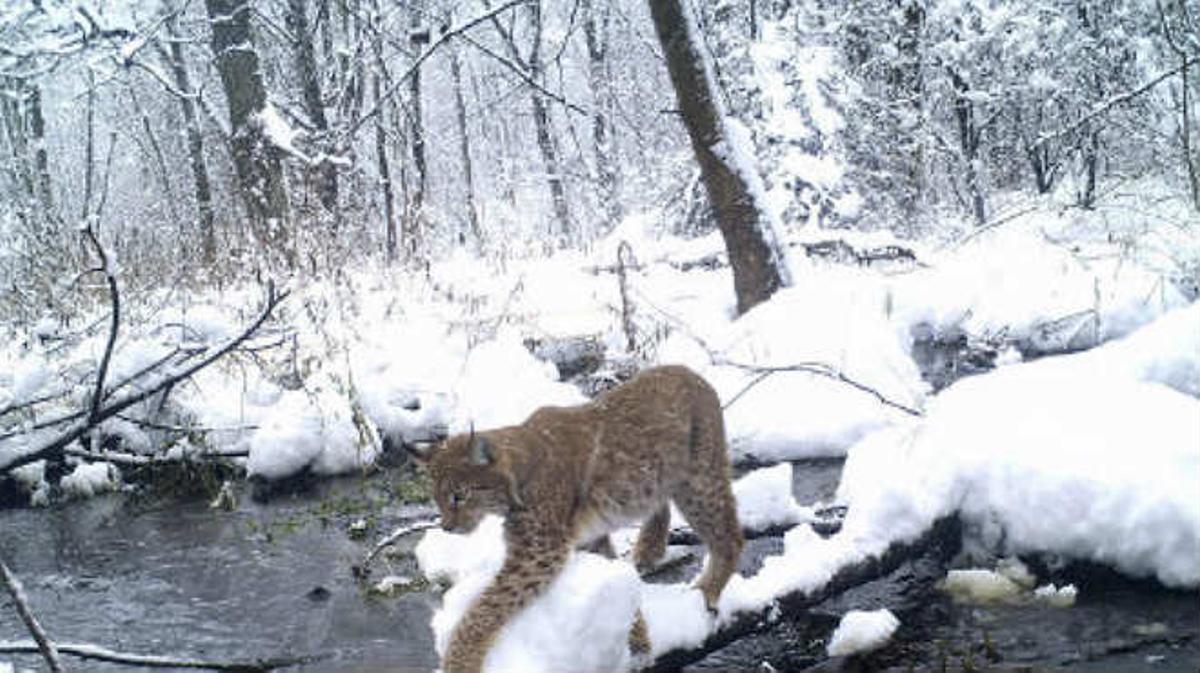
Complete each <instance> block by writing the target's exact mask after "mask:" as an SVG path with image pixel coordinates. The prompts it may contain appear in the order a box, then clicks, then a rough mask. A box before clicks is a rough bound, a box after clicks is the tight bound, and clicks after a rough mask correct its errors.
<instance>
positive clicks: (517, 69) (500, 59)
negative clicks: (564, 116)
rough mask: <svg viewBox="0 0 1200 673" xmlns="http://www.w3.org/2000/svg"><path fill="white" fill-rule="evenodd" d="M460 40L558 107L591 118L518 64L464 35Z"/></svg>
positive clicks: (576, 104) (590, 114)
mask: <svg viewBox="0 0 1200 673" xmlns="http://www.w3.org/2000/svg"><path fill="white" fill-rule="evenodd" d="M462 39H463V40H465V41H466V42H467V44H470V45H471V46H472V47H475V48H476V49H478V50H479V51H481V52H483V53H484V54H486V55H487V56H489V57H491V58H492V59H493V60H495V61H496V62H497V63H499V64H501V65H503V66H504V67H505V68H508V69H509V70H511V71H512V72H513V74H515V75H516V76H517V78H518V79H520V80H521V81H522V82H524V83H525V84H527V85H528V86H530V87H533V88H534V89H535V90H537V92H538V93H540V94H542V95H543V96H545V97H546V98H549V99H550V100H552V101H554V102H556V103H558V104H559V105H562V106H563V107H565V108H566V109H568V110H570V111H571V112H576V113H578V114H581V115H583V116H585V117H591V116H592V113H591V112H590V111H589V110H587V109H586V108H584V107H582V106H580V105H579V104H578V103H573V102H571V101H570V100H568V99H567V98H566V97H565V96H563V95H562V94H560V93H556V92H554V91H551V90H550V89H547V88H546V87H544V86H542V84H541V83H540V82H538V81H537V80H536V79H534V77H533V76H532V75H530V74H529V71H528V70H527V69H525V68H523V67H522V66H521V65H520V64H518V63H514V62H513V61H511V60H509V59H507V58H505V57H504V56H503V55H501V54H497V53H496V52H495V50H493V49H491V48H489V47H487V46H486V45H484V44H481V43H480V42H479V41H477V40H473V39H471V38H470V37H467V36H465V35H464V36H463V38H462Z"/></svg>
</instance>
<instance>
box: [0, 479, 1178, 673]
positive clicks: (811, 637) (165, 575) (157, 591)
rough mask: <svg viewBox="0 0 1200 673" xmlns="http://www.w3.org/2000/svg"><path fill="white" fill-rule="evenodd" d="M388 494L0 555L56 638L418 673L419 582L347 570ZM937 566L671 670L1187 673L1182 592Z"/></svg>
mask: <svg viewBox="0 0 1200 673" xmlns="http://www.w3.org/2000/svg"><path fill="white" fill-rule="evenodd" d="M795 465H796V469H795V479H794V491H795V492H796V494H797V497H798V499H799V500H800V501H801V502H802V503H811V502H815V501H819V500H827V499H828V498H829V497H831V496H832V494H833V491H834V490H835V488H836V486H837V482H838V479H839V478H840V475H841V465H842V463H841V461H840V460H837V459H823V460H812V461H800V462H797V463H796V464H795ZM245 490H248V489H245ZM392 493H393V491H392V489H391V485H390V483H389V479H388V476H387V474H386V473H385V474H382V475H377V476H375V477H369V478H365V479H364V478H342V479H333V480H326V481H322V482H319V483H317V484H316V485H315V486H313V487H312V489H311V490H310V491H309V492H307V493H305V494H302V495H292V496H282V497H278V498H276V499H274V500H272V501H271V502H269V503H267V504H259V503H256V502H254V501H252V500H251V498H249V497H248V493H242V497H240V498H239V499H238V504H237V506H236V508H235V509H233V511H224V510H214V509H210V508H209V506H208V503H207V502H205V501H188V502H177V501H176V502H168V503H158V504H146V503H143V502H141V501H140V499H138V498H135V497H132V496H129V495H121V494H117V495H108V496H103V497H99V498H95V499H92V500H88V501H83V502H75V503H70V504H67V505H64V506H60V507H55V508H50V509H46V508H37V509H11V510H3V511H0V530H3V531H4V533H3V536H2V537H0V553H3V555H4V557H5V558H7V559H8V560H9V564H10V566H11V567H12V569H13V571H14V572H15V573H17V575H18V576H19V577H20V578H21V579H22V581H23V583H24V585H25V589H26V592H27V594H28V595H29V599H30V602H31V603H32V607H33V609H34V610H35V611H36V613H37V615H38V616H39V618H40V619H41V621H42V623H43V625H44V626H45V628H46V629H47V631H48V632H49V633H50V634H51V635H52V636H53V637H56V638H59V639H62V640H69V641H84V642H90V643H94V644H97V645H103V646H105V647H109V648H112V649H116V650H121V651H127V652H134V653H143V654H160V655H173V656H181V657H189V658H198V659H206V660H219V661H250V660H255V659H259V658H263V657H274V656H299V655H317V656H320V657H322V658H321V659H320V660H319V661H316V662H313V663H309V664H304V665H301V666H297V667H293V668H290V669H287V670H294V671H314V672H315V671H322V672H329V673H375V672H379V673H382V672H384V671H388V672H393V673H401V672H406V671H429V670H432V669H433V668H434V667H435V666H436V664H437V661H436V656H435V654H434V649H433V642H432V633H431V631H430V628H429V620H430V617H431V615H432V611H433V610H434V609H435V608H436V606H437V604H438V602H439V598H438V596H437V594H436V593H435V592H433V591H430V590H428V589H423V588H419V587H418V589H417V590H414V591H412V592H410V593H407V594H402V595H400V596H395V597H381V596H377V595H374V594H372V593H370V592H368V591H366V590H365V589H364V588H363V587H362V586H361V585H359V584H358V583H356V582H355V580H354V579H353V577H352V575H351V566H352V565H354V564H355V563H357V562H359V561H360V560H361V558H362V556H363V554H364V553H365V552H366V551H367V550H368V549H369V548H370V546H371V543H372V541H374V540H377V539H379V538H380V537H382V536H383V535H385V534H386V533H387V532H388V531H390V530H391V529H392V528H393V527H395V526H397V525H399V524H401V523H403V522H405V521H408V520H412V519H414V518H418V517H421V516H427V515H428V513H429V510H428V509H427V508H421V507H415V506H404V505H398V504H396V502H395V501H396V499H395V498H394V497H393V496H392ZM360 518H365V519H366V520H367V521H368V522H371V524H370V525H369V528H368V531H367V533H366V535H365V536H364V537H362V538H361V539H358V540H356V539H353V538H352V536H351V534H350V533H349V529H350V524H351V522H352V521H355V520H358V519H360ZM419 537H420V536H419V535H414V536H411V537H410V538H408V539H407V540H405V541H403V542H402V543H401V545H400V546H399V549H398V551H399V552H401V553H399V554H396V555H393V556H391V557H381V558H380V559H379V560H377V561H376V565H375V567H374V572H373V574H372V578H373V579H378V578H381V577H383V576H384V575H386V574H388V573H392V574H397V575H401V576H406V577H416V576H417V572H416V568H415V563H414V561H413V560H412V557H411V554H405V553H403V552H404V551H405V550H406V549H411V547H412V545H414V544H415V543H416V541H417V539H419ZM780 547H781V541H780V540H779V539H778V538H762V539H758V540H753V541H751V542H750V543H749V544H748V545H747V552H746V553H745V554H744V558H743V563H742V571H743V572H752V571H753V570H755V569H756V568H757V567H758V566H759V565H760V564H761V560H762V558H763V557H764V556H765V555H767V554H771V553H774V552H776V551H778V549H779V548H780ZM695 551H697V552H699V551H700V550H699V549H696V550H695ZM698 568H699V564H698V562H695V561H693V562H691V563H689V564H687V565H684V566H682V567H678V568H675V569H674V570H672V571H670V572H667V573H663V574H662V575H661V576H658V577H656V578H655V581H682V580H686V579H688V578H690V577H691V576H692V575H693V574H694V573H695V572H697V571H698ZM942 572H943V569H942V568H939V567H932V564H931V563H929V562H927V561H926V560H922V559H914V560H913V561H912V562H911V563H908V564H906V565H904V566H903V567H901V568H900V569H898V570H897V571H896V572H894V573H892V574H891V575H889V576H888V577H886V578H883V579H880V580H877V581H875V582H871V583H869V584H866V585H863V586H860V587H858V588H856V589H853V590H852V591H850V592H847V593H846V594H842V595H840V596H838V597H835V598H833V599H830V600H829V601H826V602H825V603H823V604H821V605H819V606H817V607H816V608H815V609H814V610H813V611H812V612H811V613H809V614H806V615H804V616H803V617H802V618H800V619H795V620H787V619H785V620H782V621H781V622H779V623H777V624H775V625H774V626H772V627H771V628H770V629H769V630H767V631H766V632H765V633H762V634H760V635H756V636H753V637H750V638H746V639H743V640H741V641H738V642H735V643H733V644H732V645H729V646H727V647H725V648H724V649H722V650H719V651H717V652H714V653H712V654H711V655H709V656H708V657H707V658H706V659H704V660H703V661H701V662H698V663H696V664H693V665H691V666H689V667H688V668H687V669H685V670H686V671H691V672H693V673H699V672H700V671H716V670H721V671H731V670H741V671H747V673H748V672H749V671H752V670H754V671H764V670H766V669H764V668H762V664H763V662H768V663H770V665H771V666H773V667H774V668H775V669H776V670H780V671H803V670H812V671H875V670H895V671H907V670H928V671H943V670H949V671H1018V670H1020V671H1042V670H1071V671H1081V672H1084V671H1086V672H1095V673H1102V672H1114V673H1115V672H1117V671H1143V670H1145V671H1152V672H1162V673H1197V671H1200V642H1198V641H1200V637H1198V634H1200V597H1198V596H1197V594H1196V593H1195V592H1176V591H1168V590H1166V589H1163V588H1162V587H1160V586H1158V585H1157V584H1154V583H1152V582H1139V581H1134V580H1129V579H1127V578H1123V577H1120V576H1118V575H1116V574H1115V573H1111V572H1108V571H1105V570H1103V569H1101V568H1094V567H1085V566H1078V565H1075V566H1066V567H1063V568H1058V569H1056V570H1054V571H1053V572H1051V571H1049V570H1046V571H1045V572H1047V573H1049V575H1048V576H1047V577H1042V578H1040V579H1043V581H1046V580H1050V581H1055V582H1065V581H1073V582H1075V583H1076V585H1077V586H1078V588H1079V600H1078V603H1077V604H1076V605H1075V606H1074V607H1070V608H1051V607H1047V606H1043V605H1038V604H1030V605H1018V606H971V605H959V604H955V603H954V602H953V601H951V600H950V599H949V598H948V597H946V596H944V595H942V594H941V592H939V591H937V590H936V589H934V588H933V579H935V577H934V576H935V575H939V576H940V573H942ZM878 607H889V608H890V609H892V610H893V611H894V612H895V613H896V614H897V615H898V616H899V617H900V619H901V622H902V626H901V628H900V630H899V631H898V632H897V634H896V640H895V641H894V642H893V643H892V644H891V645H890V646H889V647H888V648H886V649H885V650H883V651H882V652H881V653H879V654H878V655H874V656H873V657H870V658H868V659H865V660H850V661H839V660H836V659H835V660H829V659H827V658H826V657H825V655H824V642H825V640H826V639H827V638H828V636H829V634H830V633H831V632H832V630H833V628H834V626H835V625H836V624H837V620H838V617H839V616H840V615H841V614H842V613H843V612H845V611H846V610H848V609H855V608H857V609H874V608H878ZM26 637H27V635H26V633H25V629H24V627H23V625H22V624H21V623H20V621H19V620H18V618H17V616H16V613H15V611H14V610H12V609H11V607H10V605H9V601H8V600H7V597H5V598H4V599H0V640H11V639H24V638H26ZM5 661H8V662H11V663H13V664H14V665H16V667H17V670H18V671H19V670H22V669H26V668H28V669H31V670H39V671H40V670H44V669H43V666H42V663H41V661H40V659H39V658H38V657H36V656H30V655H21V656H15V655H0V663H3V662H5ZM65 663H66V664H67V666H68V667H69V669H70V670H74V671H80V670H87V671H116V670H123V671H130V670H138V669H130V668H127V667H120V666H116V665H111V664H103V663H97V662H91V661H88V662H81V661H79V660H77V659H73V658H70V657H67V658H66V659H65ZM140 670H156V669H146V668H143V669H140ZM168 670H169V669H168ZM176 670H177V669H176Z"/></svg>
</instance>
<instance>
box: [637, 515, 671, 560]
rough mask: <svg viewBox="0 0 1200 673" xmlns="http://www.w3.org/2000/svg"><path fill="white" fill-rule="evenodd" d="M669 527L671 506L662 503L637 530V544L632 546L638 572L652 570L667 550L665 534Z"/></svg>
mask: <svg viewBox="0 0 1200 673" xmlns="http://www.w3.org/2000/svg"><path fill="white" fill-rule="evenodd" d="M670 528H671V507H670V506H669V505H663V506H662V507H660V508H659V509H658V511H656V512H655V513H654V514H653V515H652V516H651V517H650V518H649V519H647V520H646V522H645V523H643V524H642V529H641V531H639V532H638V538H637V544H636V545H635V546H634V548H633V563H634V565H635V566H636V567H637V569H638V572H639V573H641V574H643V575H645V574H646V573H649V572H650V571H652V570H654V566H655V564H657V563H658V561H659V559H661V558H662V557H663V554H665V553H666V551H667V534H668V533H670Z"/></svg>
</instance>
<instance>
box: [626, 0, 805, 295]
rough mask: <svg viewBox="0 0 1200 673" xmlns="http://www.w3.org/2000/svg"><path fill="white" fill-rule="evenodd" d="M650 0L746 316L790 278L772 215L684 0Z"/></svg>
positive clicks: (735, 289) (682, 113)
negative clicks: (728, 112)
mask: <svg viewBox="0 0 1200 673" xmlns="http://www.w3.org/2000/svg"><path fill="white" fill-rule="evenodd" d="M649 1H650V13H651V15H652V16H653V19H654V28H655V31H656V32H657V34H658V40H659V42H660V43H661V44H662V49H663V53H664V55H665V56H666V60H667V70H668V72H669V73H670V76H671V84H672V85H673V86H674V88H675V97H676V99H677V100H678V102H679V114H680V116H681V118H682V120H683V124H684V126H685V127H686V128H687V132H688V137H689V138H690V139H691V143H692V151H693V152H695V154H696V160H697V162H698V163H699V164H700V172H701V175H702V178H703V180H704V186H705V189H706V191H707V192H708V199H709V201H710V202H711V204H712V207H713V211H714V213H715V216H716V219H717V226H718V227H719V228H720V229H721V235H722V236H723V237H724V239H725V247H726V249H727V250H728V251H729V263H730V266H731V267H732V268H733V285H734V291H735V292H736V294H737V306H738V312H739V313H745V312H746V311H749V310H750V309H751V308H753V307H754V306H756V305H757V304H759V303H761V302H763V301H765V300H766V299H768V298H769V297H770V296H771V295H772V294H774V292H775V291H776V290H778V289H779V288H780V287H782V286H783V285H784V284H785V283H786V282H787V281H788V271H787V268H786V266H785V264H784V261H783V254H782V251H781V250H780V248H779V243H778V241H776V240H775V235H774V229H773V225H772V223H771V221H770V215H769V213H768V212H767V211H766V206H765V204H764V203H762V201H761V195H762V181H761V178H759V176H758V173H757V172H756V167H755V166H754V165H753V164H752V163H750V162H749V161H748V157H746V156H745V150H746V149H747V148H746V147H744V144H748V143H749V139H748V138H739V137H734V136H733V135H732V134H731V122H732V120H730V119H729V118H728V117H727V116H726V115H725V112H724V109H723V107H724V106H723V104H722V103H721V101H720V99H719V98H718V95H719V92H718V91H717V90H716V85H715V80H714V79H713V77H712V69H711V66H710V65H709V64H708V61H707V54H705V52H704V51H703V46H702V45H701V40H700V36H699V35H698V34H697V28H696V23H695V21H694V20H693V18H692V16H691V13H690V10H689V8H688V7H687V4H686V2H685V0H649ZM733 123H736V122H733ZM739 130H742V131H744V130H745V129H744V127H742V128H741V129H739ZM735 133H736V131H735Z"/></svg>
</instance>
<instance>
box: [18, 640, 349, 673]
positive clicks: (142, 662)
mask: <svg viewBox="0 0 1200 673" xmlns="http://www.w3.org/2000/svg"><path fill="white" fill-rule="evenodd" d="M56 646H57V648H58V651H59V652H61V653H63V654H69V655H71V656H73V657H79V658H80V659H90V660H93V661H107V662H109V663H113V664H125V665H126V666H145V667H148V668H151V667H152V668H191V669H200V670H207V671H230V672H232V673H265V672H266V671H273V670H275V669H279V668H287V667H289V666H299V665H301V664H308V663H312V662H314V661H320V660H321V659H325V658H327V655H305V656H300V657H271V658H267V659H256V660H254V661H203V660H198V659H181V658H177V657H162V656H158V655H154V654H134V653H131V652H118V651H116V650H110V649H108V648H107V647H101V646H99V645H92V644H91V643H56ZM37 651H38V646H37V644H36V643H34V642H33V641H30V640H15V641H13V640H7V641H0V654H32V653H34V652H37ZM57 670H60V671H61V669H57Z"/></svg>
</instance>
